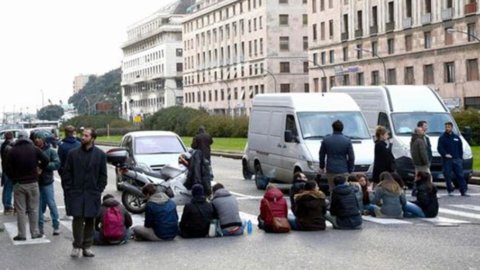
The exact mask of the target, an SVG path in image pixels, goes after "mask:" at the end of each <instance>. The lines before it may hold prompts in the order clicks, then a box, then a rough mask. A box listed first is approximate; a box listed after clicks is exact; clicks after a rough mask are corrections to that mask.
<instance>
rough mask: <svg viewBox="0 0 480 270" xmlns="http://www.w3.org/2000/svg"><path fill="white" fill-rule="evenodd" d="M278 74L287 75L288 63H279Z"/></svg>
mask: <svg viewBox="0 0 480 270" xmlns="http://www.w3.org/2000/svg"><path fill="white" fill-rule="evenodd" d="M280 72H281V73H289V72H290V62H280Z"/></svg>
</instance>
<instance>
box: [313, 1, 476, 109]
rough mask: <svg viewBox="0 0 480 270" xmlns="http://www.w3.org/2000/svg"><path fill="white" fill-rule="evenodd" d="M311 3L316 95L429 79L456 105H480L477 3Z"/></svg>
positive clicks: (441, 94)
mask: <svg viewBox="0 0 480 270" xmlns="http://www.w3.org/2000/svg"><path fill="white" fill-rule="evenodd" d="M308 2H309V5H308V6H309V7H308V17H309V22H308V25H309V33H310V34H309V59H310V61H312V62H314V63H315V65H314V66H311V68H310V73H309V81H310V84H311V85H312V88H313V92H320V91H327V90H328V89H330V88H331V87H332V86H335V85H378V84H425V85H430V86H431V87H433V88H435V89H437V91H438V93H439V94H440V96H442V97H443V98H444V99H445V101H446V103H447V104H448V105H449V106H450V107H456V106H464V107H467V108H468V107H475V108H480V92H479V89H480V73H479V68H478V62H479V58H480V40H479V38H480V31H479V29H480V16H479V15H480V8H479V4H478V1H475V0H442V1H439V0H422V1H415V0H389V1H385V0H355V1H354V0H335V1H333V0H308ZM449 29H450V30H449Z"/></svg>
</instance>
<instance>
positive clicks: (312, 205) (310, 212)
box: [288, 180, 327, 231]
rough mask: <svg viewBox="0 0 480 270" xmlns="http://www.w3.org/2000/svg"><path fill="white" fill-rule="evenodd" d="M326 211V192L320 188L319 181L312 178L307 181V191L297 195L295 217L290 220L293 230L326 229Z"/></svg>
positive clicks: (294, 209)
mask: <svg viewBox="0 0 480 270" xmlns="http://www.w3.org/2000/svg"><path fill="white" fill-rule="evenodd" d="M326 212H327V206H326V203H325V194H324V193H323V192H321V191H320V190H319V188H318V185H317V182H315V181H312V180H310V181H308V182H307V183H305V191H303V192H302V193H299V194H297V195H295V207H294V208H293V213H294V214H295V218H293V219H289V220H288V222H289V223H290V226H291V227H292V229H293V230H301V231H319V230H325V227H326V226H325V213H326Z"/></svg>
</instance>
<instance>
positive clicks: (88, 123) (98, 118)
mask: <svg viewBox="0 0 480 270" xmlns="http://www.w3.org/2000/svg"><path fill="white" fill-rule="evenodd" d="M67 125H72V126H74V127H76V128H80V127H93V128H95V129H97V130H98V129H101V128H105V129H106V128H107V125H110V127H111V128H127V129H128V128H133V127H134V126H133V125H132V124H131V123H130V122H128V121H125V120H123V119H120V118H118V117H116V116H112V115H80V116H76V117H73V118H72V119H69V120H68V121H66V122H64V123H63V124H62V127H65V126H67Z"/></svg>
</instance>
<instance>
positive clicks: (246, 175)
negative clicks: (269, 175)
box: [242, 160, 253, 180]
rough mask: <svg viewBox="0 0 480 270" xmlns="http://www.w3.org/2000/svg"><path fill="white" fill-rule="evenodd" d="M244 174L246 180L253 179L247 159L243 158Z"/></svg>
mask: <svg viewBox="0 0 480 270" xmlns="http://www.w3.org/2000/svg"><path fill="white" fill-rule="evenodd" d="M242 174H243V178H244V179H245V180H252V176H253V173H251V172H250V170H249V169H248V165H247V161H245V160H242Z"/></svg>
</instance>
